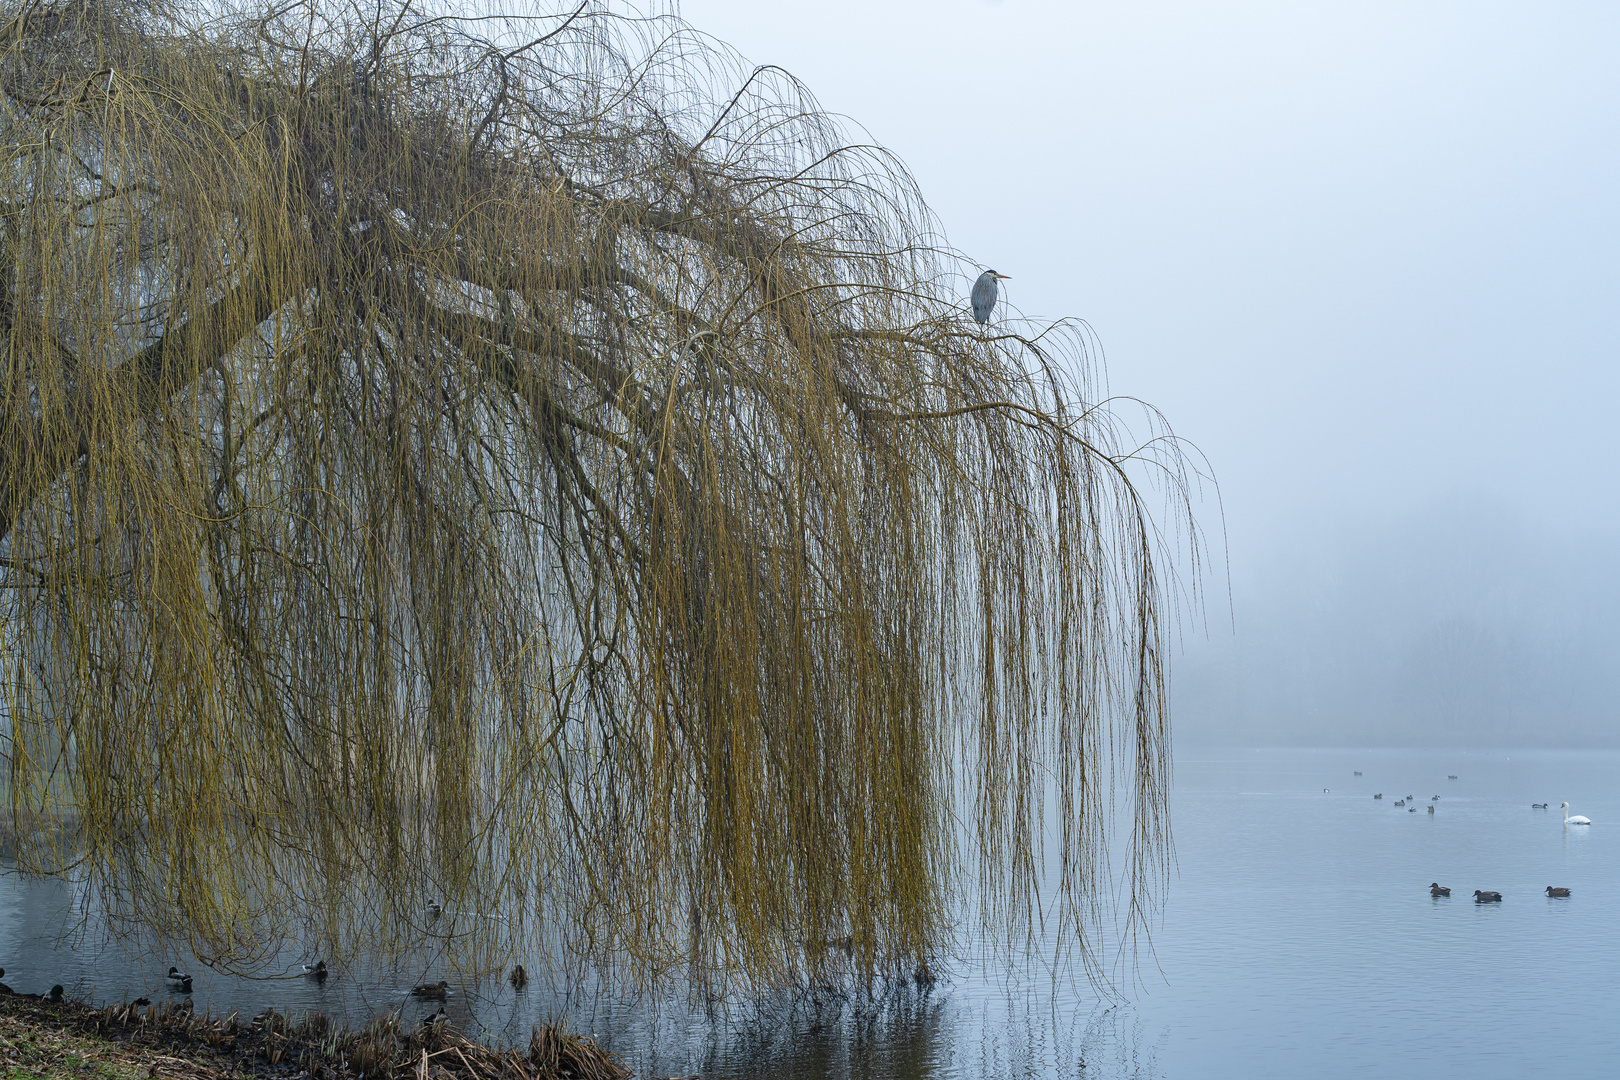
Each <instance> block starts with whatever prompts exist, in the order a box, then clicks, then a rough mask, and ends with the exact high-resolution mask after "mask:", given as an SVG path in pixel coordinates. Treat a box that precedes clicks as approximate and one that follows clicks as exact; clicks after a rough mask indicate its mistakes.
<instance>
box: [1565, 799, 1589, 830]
mask: <svg viewBox="0 0 1620 1080" xmlns="http://www.w3.org/2000/svg"><path fill="white" fill-rule="evenodd" d="M1563 805H1564V824H1565V825H1590V824H1592V819H1591V818H1589V817H1583V816H1582V815H1580V814H1576V815H1575V816H1574V817H1570V816H1569V803H1564V804H1563Z"/></svg>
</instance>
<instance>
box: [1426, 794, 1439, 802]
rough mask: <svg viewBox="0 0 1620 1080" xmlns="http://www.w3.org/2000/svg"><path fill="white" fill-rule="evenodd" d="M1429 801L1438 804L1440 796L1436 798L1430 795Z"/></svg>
mask: <svg viewBox="0 0 1620 1080" xmlns="http://www.w3.org/2000/svg"><path fill="white" fill-rule="evenodd" d="M1429 801H1430V802H1439V801H1440V796H1438V795H1430V796H1429Z"/></svg>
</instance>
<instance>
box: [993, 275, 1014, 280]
mask: <svg viewBox="0 0 1620 1080" xmlns="http://www.w3.org/2000/svg"><path fill="white" fill-rule="evenodd" d="M996 277H998V278H1000V279H1001V280H1003V281H1011V280H1012V275H1011V274H997V275H996Z"/></svg>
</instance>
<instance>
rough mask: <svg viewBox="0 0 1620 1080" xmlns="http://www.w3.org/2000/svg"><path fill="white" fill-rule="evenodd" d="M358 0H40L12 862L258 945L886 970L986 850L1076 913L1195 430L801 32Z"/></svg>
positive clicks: (830, 974)
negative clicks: (969, 297) (813, 81)
mask: <svg viewBox="0 0 1620 1080" xmlns="http://www.w3.org/2000/svg"><path fill="white" fill-rule="evenodd" d="M374 2H375V6H372V7H369V8H364V9H362V8H361V7H360V6H357V5H352V4H340V3H333V2H329V0H291V2H287V3H280V4H268V3H267V4H263V5H260V6H254V4H253V2H252V0H249V3H248V6H230V7H221V6H218V5H215V6H209V7H205V8H199V9H195V10H186V9H176V8H166V7H164V6H162V3H161V0H153V2H152V3H147V2H144V0H54V2H30V3H27V4H25V5H19V4H18V3H17V2H16V0H9V3H8V5H7V8H6V10H5V11H4V13H3V16H0V18H3V30H0V41H3V44H0V48H3V50H4V51H3V55H0V129H3V138H0V145H3V150H4V155H5V164H4V172H3V173H0V187H3V190H0V330H3V333H4V366H3V369H0V370H3V377H4V380H5V381H4V388H3V399H0V560H3V561H0V586H3V588H0V639H3V640H0V657H3V664H4V670H3V676H4V687H5V698H4V708H5V712H6V715H5V721H6V722H5V725H4V726H5V729H6V731H5V735H6V740H5V746H4V749H5V753H6V756H7V764H8V768H9V776H8V779H9V797H10V803H11V813H12V815H13V824H14V828H15V831H16V836H17V843H18V845H19V858H20V860H21V862H22V865H24V866H25V867H27V868H28V869H30V870H33V871H36V872H46V873H58V874H66V875H69V876H72V877H73V878H74V880H76V881H78V882H80V883H81V885H82V887H83V888H84V894H85V895H87V896H92V897H94V898H95V901H96V903H97V904H99V905H100V906H101V908H102V909H103V911H104V914H105V916H106V917H107V918H108V919H110V920H112V922H113V924H114V925H115V926H119V927H123V928H130V927H136V926H139V927H144V928H147V929H149V930H155V931H157V932H160V933H163V934H167V935H176V936H179V937H181V938H182V939H185V940H189V941H190V942H191V943H192V944H193V947H195V948H196V949H197V950H198V952H199V954H201V955H203V956H205V957H208V958H212V960H213V961H214V962H216V963H219V964H221V965H227V966H232V967H236V968H246V967H252V966H253V965H254V964H262V963H264V962H265V961H266V960H267V959H268V958H269V957H271V956H272V955H273V954H274V952H275V950H276V949H278V948H280V947H281V946H282V945H283V944H284V943H285V942H286V941H288V940H296V939H304V940H310V941H313V942H314V943H315V947H317V948H322V949H323V950H324V951H325V954H326V955H345V954H352V953H353V952H354V951H355V950H359V949H372V950H375V949H382V950H385V951H388V952H395V953H397V952H398V951H400V950H405V949H409V948H412V947H416V946H419V945H422V944H423V943H437V944H440V945H448V946H449V947H450V948H451V949H452V951H453V952H454V954H455V956H456V957H457V958H458V961H459V962H464V963H467V964H470V965H473V966H480V965H481V966H484V967H492V966H495V965H498V964H500V963H502V962H509V961H510V960H511V959H514V958H522V959H525V960H526V961H527V962H528V963H529V964H530V965H531V966H539V958H542V957H543V958H545V960H546V961H547V962H549V963H550V964H551V965H553V966H555V965H559V964H562V965H566V964H578V963H592V964H594V963H606V964H609V965H610V966H612V967H613V968H614V969H615V970H617V971H620V972H621V973H622V974H623V975H624V976H625V977H627V978H629V979H631V980H632V981H634V982H636V983H639V984H642V985H647V984H649V983H654V982H656V981H657V980H658V979H660V978H661V977H666V976H672V975H679V976H681V977H683V978H684V977H688V976H689V975H691V974H694V973H695V974H696V975H697V976H698V977H700V978H702V979H705V980H710V981H715V980H718V981H720V982H724V981H725V980H727V979H735V978H741V979H743V980H744V981H745V982H746V983H747V984H748V985H756V986H762V985H776V984H782V983H792V982H795V981H800V980H827V979H838V978H845V977H850V976H855V977H863V976H864V977H867V978H870V977H871V976H872V975H874V974H881V973H884V972H889V971H895V970H909V969H910V968H911V967H912V966H913V965H916V964H918V963H921V962H926V961H927V960H928V959H929V958H931V957H935V956H937V955H939V954H940V952H941V951H942V950H946V949H948V948H949V946H950V943H951V942H952V941H953V940H955V935H956V934H957V933H958V932H959V931H960V929H961V927H962V926H963V925H964V924H963V923H961V922H960V921H959V920H960V918H961V916H962V914H963V908H964V904H963V902H962V898H963V897H964V896H971V897H972V903H971V907H972V909H973V911H974V912H976V913H977V914H976V917H977V918H979V919H981V920H982V921H983V923H984V924H985V925H988V926H991V927H995V928H997V929H999V930H1002V931H1005V932H1006V933H1007V934H1008V935H1010V936H1012V937H1016V935H1017V934H1019V933H1029V932H1031V931H1032V929H1034V928H1035V927H1037V926H1045V927H1048V928H1050V926H1051V925H1053V924H1054V923H1055V925H1056V926H1058V927H1059V928H1060V931H1061V937H1062V939H1063V940H1064V941H1066V942H1068V943H1069V944H1070V945H1071V946H1073V945H1077V946H1079V948H1080V950H1081V952H1082V953H1084V954H1086V955H1088V956H1089V955H1091V953H1090V951H1089V950H1090V949H1092V947H1093V946H1094V945H1095V943H1096V934H1097V933H1098V932H1099V927H1100V926H1101V925H1103V923H1102V921H1101V920H1105V919H1106V918H1108V917H1109V916H1110V914H1112V915H1113V916H1115V917H1117V915H1118V914H1119V912H1120V910H1121V908H1122V905H1123V906H1124V907H1125V908H1128V909H1129V910H1131V911H1135V910H1137V909H1138V905H1139V904H1140V903H1141V901H1143V899H1144V898H1146V897H1148V896H1149V895H1150V894H1151V892H1152V889H1153V888H1154V887H1155V886H1156V882H1157V881H1158V880H1159V875H1160V874H1162V871H1163V868H1164V858H1165V851H1166V843H1167V832H1166V828H1167V827H1166V819H1165V816H1164V814H1165V801H1166V771H1167V767H1168V745H1167V727H1166V723H1167V719H1166V699H1165V695H1166V689H1165V673H1164V668H1163V662H1164V661H1163V657H1164V645H1165V642H1164V639H1165V637H1166V634H1167V631H1166V618H1167V616H1166V607H1167V605H1168V604H1171V603H1172V602H1173V597H1172V596H1171V595H1170V591H1171V590H1170V589H1169V588H1168V587H1167V583H1166V581H1165V579H1164V578H1163V576H1162V575H1163V569H1162V568H1163V566H1164V559H1165V557H1166V550H1167V549H1166V544H1167V543H1169V542H1172V541H1174V538H1175V537H1176V536H1184V535H1185V534H1184V533H1181V532H1179V530H1180V529H1181V528H1182V527H1183V526H1188V525H1190V518H1189V516H1188V507H1189V499H1188V496H1189V491H1188V487H1187V485H1188V481H1189V479H1190V478H1192V479H1196V473H1195V472H1194V471H1191V470H1190V467H1189V464H1188V462H1187V460H1186V458H1185V456H1184V455H1183V454H1182V453H1181V452H1180V451H1179V450H1178V448H1177V446H1176V444H1175V443H1174V442H1173V441H1171V440H1166V439H1163V438H1154V439H1149V441H1148V442H1147V443H1146V445H1145V446H1144V445H1138V443H1137V442H1136V441H1135V440H1133V438H1132V437H1131V434H1130V431H1129V429H1128V427H1127V426H1126V425H1125V424H1124V423H1123V421H1122V420H1121V418H1120V416H1119V414H1117V413H1116V412H1115V411H1113V410H1112V409H1111V408H1110V406H1109V403H1108V402H1106V401H1101V400H1098V396H1097V392H1096V388H1095V386H1094V385H1093V384H1092V382H1091V381H1090V380H1092V378H1093V375H1092V370H1093V369H1092V353H1091V349H1090V345H1089V339H1088V338H1087V336H1086V335H1085V332H1084V328H1083V326H1082V325H1080V324H1070V323H1059V324H1057V325H1054V326H1044V327H1034V326H1029V325H1026V324H1023V323H1017V322H998V323H996V324H995V325H993V326H991V327H989V328H983V327H979V326H976V325H975V324H973V323H972V322H971V321H969V320H967V319H966V318H965V317H964V310H963V304H962V301H961V297H962V296H963V295H965V282H964V278H963V273H964V270H966V271H967V272H968V273H972V272H974V271H972V270H971V268H969V267H968V266H967V264H966V263H965V261H964V260H963V259H961V258H960V257H959V256H957V255H955V254H954V253H953V252H951V251H950V250H949V249H948V248H946V247H945V246H944V244H943V242H942V241H941V239H940V237H939V233H938V230H937V228H936V226H935V224H934V222H933V220H932V219H931V218H930V216H929V213H928V211H927V209H926V207H925V205H924V204H923V202H922V200H921V199H920V197H919V195H918V193H917V191H916V190H915V187H914V185H913V182H912V181H911V179H910V178H909V177H908V175H907V174H906V172H905V171H904V169H903V168H902V167H900V166H899V164H898V163H896V162H895V161H893V160H892V159H891V158H890V157H889V156H887V155H886V154H885V153H884V152H882V151H881V150H879V149H876V148H873V147H870V146H862V145H855V144H852V143H851V142H850V140H849V139H848V137H847V135H846V134H845V131H844V130H843V129H842V128H841V126H840V125H839V124H838V123H836V122H835V121H834V120H832V119H831V118H829V117H828V116H827V115H826V114H824V113H822V112H821V111H819V110H818V109H817V107H816V106H815V104H814V102H813V100H812V99H811V98H810V97H809V95H808V94H807V93H806V92H805V91H804V90H803V89H802V88H801V87H800V86H799V85H798V84H796V83H795V82H794V81H793V80H791V79H790V78H789V77H788V76H786V75H785V74H782V73H780V72H776V71H772V70H769V69H764V70H758V71H753V72H749V71H747V70H746V69H744V68H742V67H741V66H739V64H738V62H737V61H736V60H735V58H734V57H732V56H731V55H730V54H729V53H727V52H726V51H725V50H724V49H723V48H721V47H720V46H718V45H715V44H713V43H712V42H709V41H707V40H706V39H703V38H701V37H700V36H698V35H696V34H695V33H693V32H692V31H691V30H690V29H689V28H687V27H685V26H683V25H682V24H681V23H680V22H679V21H678V19H676V18H674V17H672V16H667V15H664V16H646V17H641V16H638V17H634V18H631V17H627V16H626V15H624V14H623V13H613V12H610V11H602V10H597V9H594V8H590V7H588V6H587V7H581V8H580V9H578V10H573V11H564V12H561V13H559V14H557V15H555V16H545V17H532V18H518V17H511V16H506V15H503V14H502V13H501V12H498V11H496V12H491V11H482V12H476V11H470V10H452V9H449V8H430V7H424V6H422V4H421V3H420V2H418V0H374ZM1150 434H1162V431H1160V430H1159V429H1155V431H1154V432H1152V433H1150ZM1144 468H1147V469H1150V470H1153V471H1154V473H1155V474H1156V475H1157V476H1158V477H1159V480H1160V481H1162V482H1160V483H1158V484H1157V485H1156V486H1155V485H1154V484H1150V483H1147V482H1146V481H1147V479H1148V478H1149V473H1147V472H1144V471H1143V469H1144ZM1148 494H1153V500H1150V499H1149V498H1147V495H1148ZM1161 499H1162V500H1163V501H1162V502H1160V501H1154V500H1161ZM1167 524H1169V525H1174V527H1175V529H1174V530H1173V531H1169V532H1167V531H1165V526H1166V525H1167ZM1117 785H1122V790H1123V799H1122V800H1119V801H1122V802H1123V804H1124V809H1123V812H1122V816H1121V817H1120V818H1119V822H1120V825H1119V826H1118V828H1119V833H1118V834H1115V833H1113V832H1112V830H1114V829H1115V828H1116V825H1115V824H1113V822H1114V817H1113V816H1111V815H1112V807H1113V806H1114V805H1115V803H1116V795H1115V792H1116V786H1117ZM1116 841H1117V843H1116ZM1111 843H1115V847H1116V850H1124V851H1125V852H1126V853H1127V854H1126V855H1125V861H1126V864H1127V865H1123V866H1119V867H1118V868H1117V869H1115V870H1111V869H1110V867H1111V866H1112V865H1114V864H1112V863H1110V861H1109V857H1108V851H1109V849H1110V844H1111ZM1049 871H1050V873H1049ZM1043 881H1050V882H1052V884H1051V886H1050V887H1049V888H1047V889H1046V890H1045V891H1042V882H1043Z"/></svg>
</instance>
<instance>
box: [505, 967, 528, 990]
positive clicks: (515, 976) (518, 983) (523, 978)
mask: <svg viewBox="0 0 1620 1080" xmlns="http://www.w3.org/2000/svg"><path fill="white" fill-rule="evenodd" d="M508 981H509V982H511V984H512V985H513V986H514V987H516V988H517V989H519V990H521V989H523V988H524V987H525V986H528V985H529V973H528V972H526V971H524V970H523V965H522V964H513V965H512V974H511V975H510V976H509V977H508Z"/></svg>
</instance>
